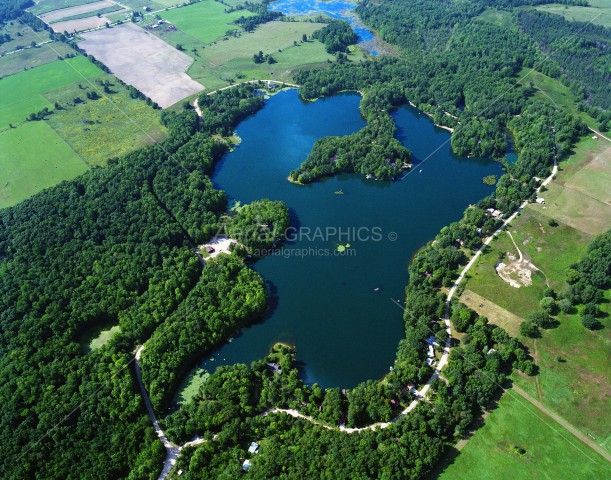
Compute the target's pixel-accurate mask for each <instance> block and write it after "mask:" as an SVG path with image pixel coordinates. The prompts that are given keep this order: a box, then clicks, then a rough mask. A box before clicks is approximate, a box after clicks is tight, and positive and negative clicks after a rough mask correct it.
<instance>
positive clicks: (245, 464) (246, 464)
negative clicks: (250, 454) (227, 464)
mask: <svg viewBox="0 0 611 480" xmlns="http://www.w3.org/2000/svg"><path fill="white" fill-rule="evenodd" d="M250 466H251V463H250V460H248V459H246V460H244V461H243V462H242V470H245V471H248V470H250Z"/></svg>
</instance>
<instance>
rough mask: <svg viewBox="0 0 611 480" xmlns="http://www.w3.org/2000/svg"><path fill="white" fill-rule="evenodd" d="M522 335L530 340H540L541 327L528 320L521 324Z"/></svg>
mask: <svg viewBox="0 0 611 480" xmlns="http://www.w3.org/2000/svg"><path fill="white" fill-rule="evenodd" d="M520 334H521V335H524V336H525V337H529V338H539V337H540V336H541V332H540V331H539V327H537V325H536V324H535V323H533V322H531V321H530V320H526V321H524V322H522V323H521V324H520Z"/></svg>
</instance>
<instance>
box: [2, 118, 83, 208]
mask: <svg viewBox="0 0 611 480" xmlns="http://www.w3.org/2000/svg"><path fill="white" fill-rule="evenodd" d="M88 168H89V167H88V166H87V165H86V164H85V163H84V162H83V161H82V160H81V159H80V158H79V156H78V155H77V154H76V153H75V152H74V151H73V150H72V149H71V148H70V146H69V145H68V144H67V143H66V142H64V141H63V140H62V139H61V138H60V137H59V136H58V135H57V134H56V133H55V132H54V131H53V129H52V128H51V127H50V126H49V125H47V124H46V123H45V122H28V123H26V124H24V125H22V126H20V127H19V128H14V129H10V130H5V131H3V132H1V133H0V171H2V185H0V208H4V207H8V206H11V205H14V204H16V203H18V202H20V201H21V200H24V199H26V198H28V197H31V196H32V195H34V194H35V193H38V192H39V191H41V190H43V189H45V188H48V187H52V186H53V185H56V184H58V183H59V182H61V181H62V180H70V179H72V178H74V177H76V176H78V175H80V174H81V173H84V172H85V171H86V170H87V169H88Z"/></svg>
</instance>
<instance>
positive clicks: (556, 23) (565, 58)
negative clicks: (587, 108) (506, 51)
mask: <svg viewBox="0 0 611 480" xmlns="http://www.w3.org/2000/svg"><path fill="white" fill-rule="evenodd" d="M518 19H519V24H520V28H521V29H522V31H524V32H525V33H526V34H528V35H529V36H530V37H531V38H533V39H534V40H535V41H536V42H537V43H538V44H539V45H540V46H541V48H542V49H543V51H544V52H545V53H547V54H548V55H549V56H550V59H551V61H550V62H548V63H549V64H548V65H546V64H544V66H542V67H541V68H540V70H541V71H542V72H543V73H546V74H547V75H550V76H552V77H556V76H559V75H560V74H561V73H563V72H564V73H566V75H567V77H568V78H569V79H570V80H572V81H574V82H575V83H577V84H578V85H579V86H580V87H581V88H582V89H583V90H584V92H583V95H584V97H585V98H586V99H587V101H588V102H589V103H590V104H591V105H594V106H597V107H601V108H603V109H606V110H609V109H611V89H610V88H609V85H610V84H611V53H610V52H609V50H610V49H611V30H610V29H608V28H605V27H602V26H599V25H594V24H592V23H584V22H569V21H567V20H565V19H564V18H562V17H560V16H558V15H551V14H547V13H543V12H538V11H536V10H525V11H521V12H520V14H519V16H518ZM546 63H547V62H546Z"/></svg>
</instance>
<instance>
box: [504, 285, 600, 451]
mask: <svg viewBox="0 0 611 480" xmlns="http://www.w3.org/2000/svg"><path fill="white" fill-rule="evenodd" d="M606 297H607V303H604V304H603V305H602V309H603V311H604V312H605V314H606V315H607V316H606V317H603V318H601V319H600V321H601V322H602V323H603V325H604V327H605V328H603V329H602V330H597V331H590V330H587V329H586V328H584V326H583V325H582V324H581V321H580V320H579V315H578V312H577V311H575V312H574V313H572V314H569V315H564V314H560V315H558V316H557V319H558V320H559V322H560V325H559V326H558V328H554V329H551V330H546V331H545V332H544V333H543V337H542V338H540V339H537V340H536V346H535V341H534V340H532V339H526V338H523V339H522V341H523V342H524V344H525V345H526V346H527V347H528V348H529V349H530V351H531V354H534V355H535V356H536V362H537V365H538V366H539V375H537V376H536V377H527V376H524V375H520V374H518V373H514V375H513V378H514V381H515V382H516V384H517V385H518V386H520V387H522V388H523V389H524V390H525V391H526V392H528V393H529V394H530V395H531V396H533V397H535V398H537V397H538V396H540V401H541V402H542V403H543V404H544V405H545V406H546V407H548V408H549V409H550V410H552V411H554V412H555V413H557V414H559V415H560V416H561V417H563V418H564V419H565V420H567V421H568V422H569V423H571V424H572V425H574V426H575V427H577V428H578V429H579V430H581V431H582V432H583V433H584V434H587V435H590V436H591V438H592V440H594V441H595V442H597V443H598V444H599V445H601V446H603V448H605V449H606V450H607V451H608V452H611V444H610V440H611V422H610V421H609V409H610V407H611V372H610V371H609V363H610V362H611V349H610V348H609V347H610V345H611V331H610V328H611V318H610V317H609V316H608V314H609V310H610V309H609V303H608V300H609V298H610V297H611V295H610V292H609V291H607V293H606Z"/></svg>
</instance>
